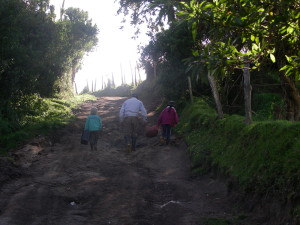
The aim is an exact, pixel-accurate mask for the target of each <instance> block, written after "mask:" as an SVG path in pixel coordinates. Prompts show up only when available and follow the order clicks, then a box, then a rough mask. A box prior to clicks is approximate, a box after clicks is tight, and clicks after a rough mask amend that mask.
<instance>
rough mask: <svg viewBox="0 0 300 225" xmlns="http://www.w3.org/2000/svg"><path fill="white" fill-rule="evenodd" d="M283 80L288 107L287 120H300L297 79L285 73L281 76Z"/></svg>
mask: <svg viewBox="0 0 300 225" xmlns="http://www.w3.org/2000/svg"><path fill="white" fill-rule="evenodd" d="M279 76H280V79H281V86H282V89H283V96H284V101H285V107H286V119H287V120H291V121H299V120H300V96H299V91H298V89H297V87H296V82H295V78H294V77H293V76H288V77H287V76H286V75H285V74H284V72H280V74H279Z"/></svg>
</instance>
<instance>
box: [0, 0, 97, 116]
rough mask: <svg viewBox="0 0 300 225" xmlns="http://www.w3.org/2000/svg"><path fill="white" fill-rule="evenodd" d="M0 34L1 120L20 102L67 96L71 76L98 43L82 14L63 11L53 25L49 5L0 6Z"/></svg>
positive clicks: (17, 0) (31, 0)
mask: <svg viewBox="0 0 300 225" xmlns="http://www.w3.org/2000/svg"><path fill="white" fill-rule="evenodd" d="M0 33H1V36H0V46H1V49H0V54H1V57H0V97H1V103H0V114H1V115H2V117H9V116H10V115H11V113H12V112H16V111H17V110H16V109H17V108H18V107H20V105H21V102H20V101H21V100H22V99H23V98H24V96H27V95H31V94H38V95H41V96H45V97H50V96H55V95H57V94H60V93H62V92H72V89H73V83H72V81H73V80H74V77H73V76H74V73H72V70H76V69H78V67H79V66H80V62H81V59H82V58H83V56H84V54H85V53H86V52H89V51H91V50H92V48H93V46H95V45H96V44H97V41H98V40H97V34H98V28H97V26H96V25H93V24H92V21H91V20H90V19H89V18H88V14H87V12H84V11H82V10H80V9H75V8H69V9H67V10H66V11H65V15H64V19H63V20H61V21H60V20H59V21H55V14H54V7H53V6H50V5H49V0H27V1H25V0H3V1H2V2H1V5H0Z"/></svg>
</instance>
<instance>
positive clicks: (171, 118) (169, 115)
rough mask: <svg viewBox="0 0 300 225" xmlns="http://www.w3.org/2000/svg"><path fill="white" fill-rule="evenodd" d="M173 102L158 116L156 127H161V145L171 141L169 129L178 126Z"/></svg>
mask: <svg viewBox="0 0 300 225" xmlns="http://www.w3.org/2000/svg"><path fill="white" fill-rule="evenodd" d="M174 105H175V102H174V101H170V102H169V104H168V105H167V107H166V108H165V109H164V110H163V111H162V112H161V114H160V115H159V118H158V121H157V125H158V126H160V125H161V126H162V137H161V143H162V144H167V145H168V144H169V143H170V139H171V128H172V127H174V126H176V125H177V124H178V121H179V119H178V114H177V112H176V109H175V107H174Z"/></svg>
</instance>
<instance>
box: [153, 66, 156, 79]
mask: <svg viewBox="0 0 300 225" xmlns="http://www.w3.org/2000/svg"><path fill="white" fill-rule="evenodd" d="M153 76H154V79H155V80H156V77H157V62H153Z"/></svg>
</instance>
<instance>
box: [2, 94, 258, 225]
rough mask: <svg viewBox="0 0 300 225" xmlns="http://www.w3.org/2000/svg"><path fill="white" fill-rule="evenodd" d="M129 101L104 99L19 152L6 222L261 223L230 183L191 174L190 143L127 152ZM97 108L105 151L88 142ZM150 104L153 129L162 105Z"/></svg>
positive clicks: (154, 142) (146, 144)
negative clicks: (122, 112)
mask: <svg viewBox="0 0 300 225" xmlns="http://www.w3.org/2000/svg"><path fill="white" fill-rule="evenodd" d="M123 101H124V98H121V97H102V98H100V99H98V100H97V101H93V102H89V103H85V104H84V105H82V108H81V111H80V112H78V113H77V119H76V121H75V122H74V123H72V124H70V125H68V126H67V127H66V128H64V129H62V130H59V131H58V132H56V133H55V134H54V135H52V137H39V138H36V139H35V140H33V141H32V142H30V143H28V144H27V145H26V146H24V147H22V148H21V149H18V150H16V151H15V152H14V154H15V156H17V158H18V161H17V163H18V167H19V168H20V169H18V170H16V171H18V172H16V174H14V176H12V178H11V179H10V180H9V182H6V183H5V184H2V188H1V193H0V210H1V211H0V224H1V225H33V224H36V225H41V224H43V225H47V224H48V225H50V224H53V225H81V224H82V225H87V224H116V225H122V224H124V225H125V224H128V225H133V224H139V225H142V224H144V225H146V224H149V225H150V224H155V225H160V224H165V225H167V224H170V225H171V224H172V225H176V224H178V225H189V224H195V225H196V224H203V225H205V224H207V225H208V224H241V222H242V224H251V222H250V220H251V221H252V222H253V221H254V218H253V217H252V216H250V215H246V214H245V213H242V212H241V211H237V207H236V206H237V205H236V204H234V203H233V202H232V201H230V199H229V198H228V195H227V188H226V185H225V184H224V183H222V182H221V181H218V180H216V179H214V178H212V177H209V176H203V177H193V176H191V173H190V168H189V157H188V154H187V149H186V146H185V144H184V142H183V141H180V142H179V143H178V144H177V145H176V146H175V145H170V146H160V145H159V141H158V140H159V138H158V137H154V138H147V137H140V138H139V140H138V145H137V150H136V151H135V152H132V153H127V152H126V151H125V150H124V147H123V139H122V136H121V133H120V131H119V121H118V111H119V108H120V106H121V103H122V102H123ZM92 106H96V107H97V108H98V109H99V114H100V115H101V117H102V119H103V124H104V130H103V133H102V135H101V139H100V142H99V143H98V150H97V151H91V150H90V148H89V147H88V146H85V145H80V135H81V131H82V128H83V124H84V121H85V118H86V116H87V115H88V114H89V111H90V108H91V107H92ZM145 106H146V107H147V108H148V115H149V123H150V124H153V123H154V122H155V120H156V114H155V113H154V111H153V110H154V108H155V106H154V105H149V104H147V102H146V103H145ZM245 218H247V219H246V220H247V221H248V222H246V221H245ZM253 224H255V223H253Z"/></svg>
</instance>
